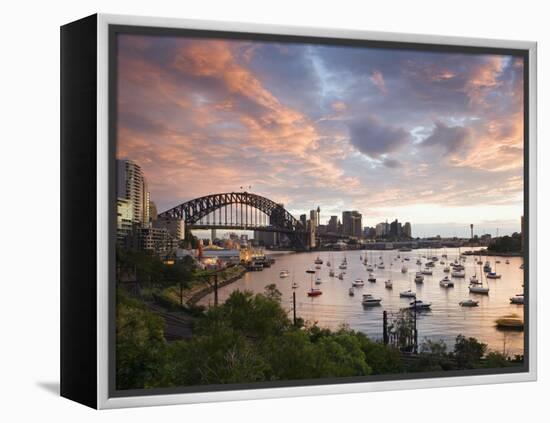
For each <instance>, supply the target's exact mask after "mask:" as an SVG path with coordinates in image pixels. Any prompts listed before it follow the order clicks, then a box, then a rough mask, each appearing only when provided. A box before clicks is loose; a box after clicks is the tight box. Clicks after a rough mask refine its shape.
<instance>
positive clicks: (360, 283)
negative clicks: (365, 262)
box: [351, 278, 365, 286]
mask: <svg viewBox="0 0 550 423" xmlns="http://www.w3.org/2000/svg"><path fill="white" fill-rule="evenodd" d="M351 284H352V285H353V286H364V285H365V282H364V281H363V279H361V278H357V279H355V280H354V281H353V282H352V283H351Z"/></svg>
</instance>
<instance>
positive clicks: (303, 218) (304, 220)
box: [300, 214, 307, 229]
mask: <svg viewBox="0 0 550 423" xmlns="http://www.w3.org/2000/svg"><path fill="white" fill-rule="evenodd" d="M300 223H301V224H302V226H303V227H304V229H306V228H307V214H301V215H300Z"/></svg>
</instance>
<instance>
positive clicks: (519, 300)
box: [510, 294, 524, 305]
mask: <svg viewBox="0 0 550 423" xmlns="http://www.w3.org/2000/svg"><path fill="white" fill-rule="evenodd" d="M510 304H518V305H522V304H524V297H523V294H516V295H514V296H513V297H511V298H510Z"/></svg>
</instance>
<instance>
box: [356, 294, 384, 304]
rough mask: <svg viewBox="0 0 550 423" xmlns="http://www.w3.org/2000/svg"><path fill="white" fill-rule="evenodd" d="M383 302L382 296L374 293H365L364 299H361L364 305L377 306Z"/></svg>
mask: <svg viewBox="0 0 550 423" xmlns="http://www.w3.org/2000/svg"><path fill="white" fill-rule="evenodd" d="M381 302H382V298H380V297H375V296H373V295H372V294H363V299H362V300H361V303H362V304H363V305H364V306H377V305H380V303H381Z"/></svg>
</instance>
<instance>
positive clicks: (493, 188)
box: [117, 35, 523, 237]
mask: <svg viewBox="0 0 550 423" xmlns="http://www.w3.org/2000/svg"><path fill="white" fill-rule="evenodd" d="M119 37H120V39H119V42H120V45H121V48H120V49H119V51H120V53H119V58H118V59H119V73H118V75H119V87H118V106H119V126H118V128H117V130H118V141H117V156H118V157H119V158H129V159H131V160H135V161H136V162H137V163H139V164H140V166H141V167H142V168H143V170H144V173H145V174H146V175H147V178H148V182H149V189H150V191H151V193H152V194H151V196H152V199H153V200H154V201H155V203H156V204H157V206H158V209H159V211H163V210H166V209H168V208H171V207H173V206H175V205H177V204H178V203H181V202H183V201H186V200H189V199H192V198H196V197H200V196H203V195H207V194H210V193H214V192H227V191H239V190H240V187H241V186H246V187H248V186H251V187H252V189H251V191H252V192H255V193H258V194H260V195H263V196H266V197H268V198H271V199H273V200H274V201H277V202H280V203H283V204H285V207H286V208H287V209H288V210H289V212H291V213H292V214H293V215H294V216H295V217H296V218H298V217H299V215H300V214H303V213H308V212H309V210H310V209H313V208H316V207H317V206H318V205H320V206H321V215H322V216H323V217H322V219H321V222H322V223H323V222H325V221H326V220H328V218H329V217H330V216H331V215H338V216H340V217H341V215H342V212H343V211H346V210H358V211H359V212H360V213H361V214H362V215H363V226H375V225H376V224H377V223H379V222H383V221H385V220H386V219H388V220H390V221H391V220H393V219H395V218H398V219H399V220H400V221H403V222H406V221H409V222H411V224H412V225H413V232H414V235H415V236H420V237H423V236H433V235H438V234H439V235H441V236H461V232H462V233H463V234H466V233H468V232H469V228H468V225H469V224H470V223H473V224H474V225H475V227H476V232H477V230H479V231H480V232H479V233H481V231H483V230H484V231H485V232H490V233H494V232H495V230H496V228H499V232H500V234H502V235H504V234H507V233H511V232H514V231H519V229H520V223H519V218H520V216H521V215H522V213H523V191H522V190H523V177H522V172H523V106H522V105H523V89H522V81H523V76H522V75H523V64H522V63H521V62H520V61H519V60H518V59H516V58H513V57H509V56H494V55H493V56H490V55H465V54H455V53H452V54H451V53H429V52H415V51H400V50H395V51H389V50H382V49H364V48H361V49H358V48H350V47H341V46H318V45H305V44H281V43H263V42H254V43H251V42H246V41H233V40H232V41H230V40H225V41H223V40H215V39H212V40H205V39H182V38H173V37H147V36H136V35H132V36H119ZM427 210H429V213H428V212H427ZM419 231H420V232H419Z"/></svg>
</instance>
